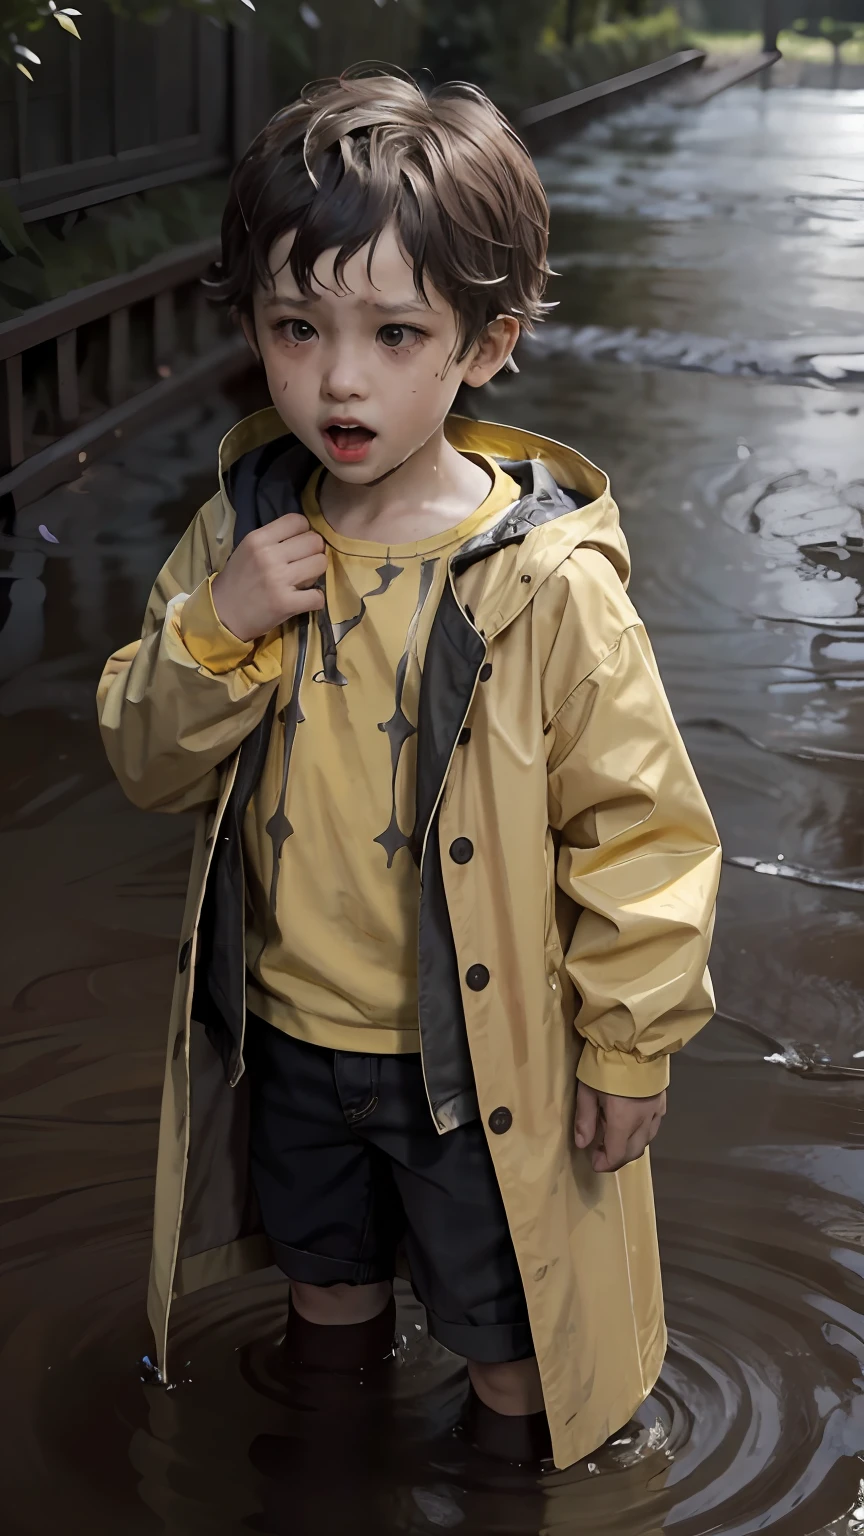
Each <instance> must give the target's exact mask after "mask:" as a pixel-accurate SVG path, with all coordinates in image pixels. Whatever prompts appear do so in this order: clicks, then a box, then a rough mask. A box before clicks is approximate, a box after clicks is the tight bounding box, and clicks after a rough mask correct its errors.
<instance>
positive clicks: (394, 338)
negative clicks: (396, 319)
mask: <svg viewBox="0 0 864 1536" xmlns="http://www.w3.org/2000/svg"><path fill="white" fill-rule="evenodd" d="M420 334H421V333H420V331H418V330H417V328H416V326H413V325H382V327H381V329H380V331H379V332H378V335H379V336H380V338H381V340H382V341H383V343H384V345H385V347H390V348H391V349H392V348H396V347H401V346H402V343H403V342H408V343H409V345H410V343H411V342H414V341H416V340H417V338H418V336H419V335H420Z"/></svg>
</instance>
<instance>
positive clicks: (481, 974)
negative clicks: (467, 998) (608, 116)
mask: <svg viewBox="0 0 864 1536" xmlns="http://www.w3.org/2000/svg"><path fill="white" fill-rule="evenodd" d="M465 980H466V981H467V983H468V985H469V987H470V988H471V991H472V992H482V991H483V988H484V987H488V985H489V972H488V971H487V969H486V967H485V965H469V967H468V969H467V971H466V972H465Z"/></svg>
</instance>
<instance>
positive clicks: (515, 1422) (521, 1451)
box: [462, 1387, 552, 1465]
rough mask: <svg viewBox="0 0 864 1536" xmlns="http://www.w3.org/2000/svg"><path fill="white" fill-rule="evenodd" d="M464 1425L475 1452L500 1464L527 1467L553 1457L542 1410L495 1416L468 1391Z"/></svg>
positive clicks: (493, 1411)
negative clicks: (512, 1463)
mask: <svg viewBox="0 0 864 1536" xmlns="http://www.w3.org/2000/svg"><path fill="white" fill-rule="evenodd" d="M462 1423H463V1427H464V1430H465V1433H466V1434H467V1436H468V1439H469V1441H470V1442H471V1444H472V1445H473V1446H474V1447H475V1449H476V1450H478V1451H484V1452H485V1453H486V1455H487V1456H495V1457H497V1459H498V1460H499V1461H510V1462H516V1463H518V1464H520V1465H525V1463H528V1462H534V1463H536V1462H540V1461H542V1460H544V1458H546V1457H548V1456H551V1455H552V1441H551V1438H550V1435H549V1422H548V1420H547V1418H546V1414H545V1413H544V1412H543V1410H542V1409H541V1410H540V1412H539V1413H524V1414H509V1413H496V1412H495V1409H494V1408H489V1407H487V1405H486V1403H484V1402H483V1400H482V1398H480V1397H478V1396H477V1393H476V1392H475V1391H474V1388H473V1387H469V1389H468V1401H467V1403H466V1405H465V1413H464V1415H463V1420H462Z"/></svg>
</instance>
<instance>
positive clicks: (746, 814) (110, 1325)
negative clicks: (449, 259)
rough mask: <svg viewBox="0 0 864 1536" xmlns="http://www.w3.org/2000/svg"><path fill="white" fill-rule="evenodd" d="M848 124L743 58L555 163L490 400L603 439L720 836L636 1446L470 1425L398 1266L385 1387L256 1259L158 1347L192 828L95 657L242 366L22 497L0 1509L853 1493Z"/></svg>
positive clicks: (856, 767)
mask: <svg viewBox="0 0 864 1536" xmlns="http://www.w3.org/2000/svg"><path fill="white" fill-rule="evenodd" d="M862 149H864V93H862V95H855V94H852V93H848V94H845V95H844V94H842V93H835V94H834V95H832V94H830V93H817V92H812V93H808V92H806V91H801V92H792V91H790V92H783V93H776V94H771V93H766V92H760V91H758V90H756V89H741V90H738V91H736V92H733V93H730V94H728V95H726V96H723V97H720V98H718V99H717V100H716V101H715V102H714V103H712V104H710V105H709V106H708V107H707V108H705V109H703V110H702V111H701V112H699V113H692V114H688V113H682V112H679V111H674V110H673V109H672V108H670V107H667V106H664V105H663V104H662V103H658V102H654V103H651V104H646V105H643V106H641V107H640V108H638V109H635V110H634V111H633V112H631V113H630V114H628V115H627V116H625V117H622V118H619V119H617V120H614V121H612V120H610V121H607V122H606V123H604V124H602V125H598V126H597V127H596V128H594V129H593V130H592V131H591V132H590V134H589V135H587V136H586V137H583V138H582V139H581V140H579V141H578V142H575V143H573V144H571V145H570V146H568V147H567V148H565V149H562V150H561V151H560V153H558V154H557V155H556V156H554V157H552V158H550V159H549V160H546V161H544V162H543V166H542V168H543V172H544V175H545V177H546V179H547V182H548V185H549V189H550V193H551V195H552V200H553V205H554V240H553V265H556V266H557V268H558V270H559V271H560V272H561V273H562V274H563V275H562V279H561V281H560V282H559V284H558V289H559V294H558V296H559V297H560V299H561V306H560V309H559V310H558V311H557V313H556V316H555V320H554V326H553V325H550V329H549V332H548V333H547V337H546V339H545V340H542V341H538V343H537V345H536V346H535V347H533V348H526V349H525V352H524V356H523V366H522V373H521V375H520V377H519V379H518V380H515V381H514V382H513V384H512V387H502V388H501V389H500V390H499V391H498V392H497V393H496V394H495V396H494V398H493V399H492V401H491V402H489V405H488V407H487V409H488V412H489V414H492V415H497V416H499V417H501V418H506V419H510V420H514V421H519V422H523V423H524V424H525V425H527V426H536V427H537V428H539V429H541V430H543V431H545V432H548V433H549V434H551V435H552V436H557V437H559V438H564V439H567V440H568V441H572V442H574V443H576V444H577V445H578V446H580V447H581V448H582V449H583V450H584V451H585V452H586V453H587V454H588V455H589V456H590V457H592V458H594V459H595V460H597V461H598V462H600V463H602V464H603V465H605V466H607V467H609V469H610V470H611V472H612V475H613V485H614V487H615V489H616V491H617V493H618V496H619V499H620V501H621V503H622V507H623V515H624V520H625V525H626V530H627V534H628V537H629V540H630V543H631V547H632V551H633V557H634V566H635V576H634V582H633V593H634V595H635V598H636V601H637V603H638V605H639V607H640V609H641V612H642V614H643V615H644V617H645V619H646V621H647V623H648V626H649V629H650V632H651V634H652V637H653V640H654V643H655V647H656V650H657V652H658V655H659V658H660V662H661V666H662V670H663V674H664V677H665V679H666V683H667V686H668V689H669V692H670V695H671V698H672V701H673V705H674V708H675V711H676V715H677V717H678V720H679V722H680V723H681V726H682V730H683V731H684V734H685V736H686V739H687V742H688V745H689V747H690V750H691V752H692V754H693V757H694V760H695V762H696V764H697V767H698V769H699V772H700V774H701V777H702V779H703V782H704V784H705V787H706V790H707V793H708V795H709V798H710V801H711V803H712V806H713V808H714V810H715V813H716V816H717V818H718V821H719V824H720V828H721V832H722V835H723V839H724V845H725V851H726V859H727V863H726V868H725V872H724V878H723V887H722V894H721V901H720V911H719V920H718V929H717V940H716V945H715V950H714V972H715V978H716V983H717V992H718V1004H719V1010H720V1011H719V1014H718V1017H717V1019H716V1021H715V1022H714V1023H713V1024H712V1025H711V1026H710V1028H709V1029H707V1030H706V1031H705V1033H704V1034H703V1035H702V1036H701V1037H700V1038H699V1039H698V1040H697V1041H696V1042H695V1043H694V1044H693V1045H692V1046H691V1047H690V1048H689V1049H688V1050H687V1051H685V1052H684V1054H683V1056H682V1057H681V1058H680V1059H678V1060H677V1061H676V1063H675V1067H674V1072H673V1087H672V1091H671V1095H670V1104H671V1108H670V1113H669V1116H668V1120H667V1124H666V1127H665V1129H664V1131H663V1135H662V1139H661V1141H660V1142H659V1143H658V1150H657V1156H656V1179H657V1199H658V1210H659V1218H660V1229H661V1238H662V1246H663V1254H664V1261H665V1277H666V1294H667V1306H668V1315H669V1324H670V1349H669V1356H668V1361H667V1365H666V1369H665V1371H664V1373H663V1377H662V1379H661V1382H660V1384H659V1385H658V1387H657V1389H656V1391H655V1393H654V1394H653V1395H652V1398H651V1399H650V1400H649V1402H648V1404H646V1407H645V1409H644V1411H643V1414H642V1424H643V1432H642V1434H641V1437H640V1438H639V1439H638V1440H634V1441H633V1442H632V1444H631V1446H630V1447H627V1446H619V1447H617V1448H616V1449H614V1450H613V1451H607V1452H604V1453H603V1454H602V1455H600V1456H598V1457H596V1458H594V1459H593V1460H592V1461H591V1463H590V1464H589V1463H583V1464H582V1465H580V1466H579V1467H576V1468H573V1469H571V1470H570V1471H568V1472H564V1473H555V1474H552V1475H550V1476H547V1477H544V1478H541V1479H536V1478H533V1477H530V1476H528V1475H526V1474H525V1473H523V1472H520V1471H518V1470H511V1469H508V1468H501V1469H496V1468H495V1467H492V1466H484V1465H481V1464H479V1463H478V1461H477V1460H476V1459H475V1458H472V1457H471V1456H470V1455H469V1454H467V1453H466V1452H465V1450H464V1447H462V1446H461V1445H460V1443H459V1441H458V1440H457V1439H455V1438H454V1436H453V1434H452V1427H453V1424H454V1423H455V1421H456V1419H457V1418H458V1414H459V1409H460V1403H461V1399H462V1396H463V1394H464V1390H465V1383H464V1374H463V1370H462V1368H461V1363H460V1362H459V1361H457V1360H455V1359H454V1358H452V1357H450V1356H448V1355H446V1354H445V1353H444V1352H443V1351H440V1350H438V1349H437V1348H435V1347H434V1346H433V1345H431V1344H430V1342H429V1341H428V1339H427V1338H426V1335H425V1331H424V1327H423V1318H422V1315H421V1314H420V1312H419V1309H418V1308H417V1307H416V1305H415V1304H414V1303H413V1301H412V1299H411V1298H410V1296H409V1295H408V1294H407V1293H406V1292H403V1293H402V1294H401V1297H400V1333H401V1334H402V1335H403V1336H404V1344H403V1349H402V1354H401V1358H400V1360H399V1362H398V1363H397V1364H396V1366H395V1367H394V1372H393V1379H392V1383H391V1390H390V1391H389V1392H388V1393H386V1394H382V1393H381V1392H380V1391H377V1390H375V1389H372V1388H370V1389H368V1390H366V1391H365V1392H364V1390H363V1389H360V1388H358V1389H357V1391H356V1392H355V1394H354V1397H353V1398H351V1397H344V1396H343V1397H341V1398H338V1399H337V1400H336V1401H332V1402H328V1401H327V1399H326V1397H325V1396H323V1395H322V1393H321V1391H316V1390H314V1389H313V1388H312V1387H311V1386H310V1384H309V1383H308V1382H307V1383H303V1382H296V1383H295V1384H294V1385H293V1387H292V1388H291V1389H290V1390H288V1391H287V1392H286V1391H285V1390H283V1389H280V1388H279V1387H278V1385H277V1383H276V1381H275V1378H274V1373H273V1346H274V1344H275V1341H276V1340H277V1339H278V1336H279V1331H280V1325H281V1322H282V1319H283V1316H284V1310H285V1287H284V1283H283V1282H282V1281H281V1280H280V1278H279V1277H278V1276H277V1275H276V1274H275V1272H267V1273H265V1274H263V1275H261V1276H260V1277H258V1278H256V1279H255V1280H254V1281H251V1282H246V1283H243V1284H236V1285H232V1286H230V1287H227V1288H221V1289H219V1290H215V1291H212V1292H209V1293H201V1294H199V1295H198V1296H197V1297H193V1298H191V1299H189V1300H188V1301H186V1302H184V1303H183V1304H182V1306H181V1307H180V1308H179V1309H178V1312H177V1319H176V1328H177V1333H178V1340H179V1342H180V1343H182V1352H181V1350H180V1349H179V1348H178V1349H177V1350H175V1358H176V1359H180V1360H182V1361H183V1362H185V1364H184V1369H183V1380H182V1381H181V1383H180V1384H179V1385H178V1386H177V1387H176V1388H175V1389H174V1390H172V1391H170V1392H166V1391H165V1390H164V1389H163V1388H162V1387H160V1386H159V1385H158V1383H155V1382H154V1381H153V1380H152V1379H149V1378H148V1375H147V1371H146V1368H142V1366H141V1364H140V1361H141V1359H142V1357H143V1356H144V1355H146V1354H148V1353H149V1352H150V1350H151V1348H152V1344H151V1340H150V1337H149V1334H148V1330H147V1325H146V1321H145V1318H144V1294H145V1283H146V1273H147V1262H148V1239H149V1233H148V1226H149V1217H150V1207H151V1199H152V1179H153V1165H154V1151H155V1141H156V1118H157V1109H158V1091H159V1081H160V1077H161V1071H162V1060H163V1047H164V1039H165V1028H166V1010H167V1005H168V996H169V989H170V985H171V979H172V972H173V966H174V957H175V945H176V935H177V930H178V924H179V919H180V910H181V899H182V892H183V885H184V875H185V869H186V861H187V856H188V848H189V830H188V827H187V825H186V824H185V823H184V821H183V819H182V818H181V819H177V820H175V819H174V818H171V817H158V816H145V815H143V814H140V813H137V812H136V811H134V810H133V809H131V808H130V807H129V806H127V805H126V803H125V802H124V800H123V798H122V796H121V794H120V792H119V790H118V789H117V788H116V786H115V785H114V784H113V783H112V782H111V779H110V776H109V773H108V770H107V767H106V764H105V761H104V759H103V757H102V754H101V748H100V746H99V743H98V739H97V735H96V731H95V727H94V713H93V688H94V685H95V680H96V676H97V674H98V671H99V668H100V666H101V663H102V660H103V659H104V657H105V655H107V653H108V652H109V651H110V650H111V649H112V648H113V647H114V646H115V645H117V644H118V643H120V642H123V641H125V640H127V639H129V638H130V637H132V636H133V635H134V633H135V632H136V630H137V626H138V624H139V622H140V614H141V610H142V607H143V603H144V599H145V595H146V592H147V590H148V588H149V585H150V582H151V580H152V578H153V575H154V573H155V571H156V569H157V567H158V565H159V564H160V561H161V560H162V558H163V557H164V556H165V555H166V554H167V553H168V551H169V549H170V548H171V546H172V545H173V543H174V542H175V540H176V538H177V536H178V534H179V533H180V531H181V529H182V528H183V526H184V525H185V523H186V522H187V520H188V518H189V516H190V515H191V513H192V511H193V510H194V508H195V507H196V505H197V504H198V503H199V502H200V501H201V500H203V499H204V498H205V497H206V496H207V495H209V494H210V493H211V490H212V487H213V472H212V465H213V455H214V452H215V446H216V443H217V440H218V438H219V435H220V433H221V432H222V431H223V430H224V429H225V428H226V427H227V426H228V425H229V424H230V423H231V421H232V420H233V419H235V418H236V416H237V414H239V411H240V410H241V409H244V408H246V407H247V406H248V404H249V403H250V401H249V398H248V395H249V391H248V390H246V389H244V390H243V391H239V392H235V395H234V396H233V397H231V398H228V397H224V396H219V397H214V398H212V399H211V400H209V401H207V402H205V403H204V404H203V405H200V406H196V407H195V408H193V409H190V410H189V411H188V412H186V413H185V414H184V415H182V416H179V417H178V418H177V419H176V420H175V421H174V422H172V423H170V424H166V425H162V426H160V427H158V428H156V429H154V430H153V431H151V432H149V433H148V434H147V435H146V436H142V437H141V438H139V439H137V440H135V441H134V442H130V443H129V444H128V445H127V446H126V447H124V448H123V449H122V450H121V451H119V452H118V453H117V454H115V455H114V457H113V458H112V459H111V460H110V461H103V462H102V463H100V464H98V465H95V466H94V467H93V468H92V470H90V471H89V472H88V474H87V475H85V476H84V478H83V479H82V480H81V481H79V482H78V483H77V484H76V485H74V486H71V487H69V488H66V489H63V490H61V491H58V492H57V493H55V494H53V495H52V496H50V497H48V498H46V499H45V500H44V501H43V502H41V503H40V504H39V505H38V506H36V507H33V508H29V509H26V510H25V511H24V512H22V513H21V514H19V516H18V519H17V522H16V523H15V525H14V526H11V525H10V526H8V527H7V530H6V533H5V535H4V537H3V540H2V569H0V619H2V621H3V627H2V631H0V675H2V678H3V681H2V684H0V719H2V725H0V730H2V776H3V797H2V806H0V814H2V833H0V836H2V842H0V865H2V869H3V876H4V878H3V894H2V903H3V907H2V934H3V939H2V949H3V964H2V1004H3V1008H2V1018H3V1032H2V1049H3V1068H4V1070H3V1078H2V1085H3V1086H2V1137H3V1150H2V1157H3V1180H2V1197H3V1205H2V1272H0V1319H2V1330H3V1332H2V1365H0V1371H2V1378H0V1419H2V1424H3V1431H2V1435H0V1502H2V1507H3V1510H4V1514H3V1519H2V1525H3V1529H4V1531H9V1532H10V1533H11V1532H14V1533H15V1536H19V1533H20V1536H25V1533H26V1536H29V1533H40V1536H41V1533H43V1532H47V1531H49V1530H69V1529H75V1530H78V1529H81V1530H86V1531H87V1532H88V1533H91V1536H101V1533H103V1532H104V1533H106V1536H139V1533H140V1536H151V1533H156V1532H166V1533H171V1536H198V1533H211V1532H212V1533H230V1532H244V1531H257V1532H280V1533H281V1532H285V1533H292V1536H305V1533H307V1532H309V1533H311V1532H316V1533H317V1532H327V1533H329V1532H339V1533H342V1532H345V1533H349V1532H357V1533H366V1532H368V1533H375V1536H389V1533H406V1536H407V1533H410V1536H421V1533H425V1532H429V1531H434V1530H454V1531H464V1532H465V1533H466V1536H467V1533H481V1532H482V1533H492V1532H501V1533H513V1536H516V1533H519V1536H535V1533H538V1536H539V1533H541V1532H542V1533H550V1536H551V1533H555V1536H558V1533H561V1536H563V1533H571V1532H572V1533H576V1532H585V1533H592V1536H597V1533H604V1532H608V1533H610V1536H611V1533H615V1536H658V1533H660V1532H665V1531H674V1532H676V1533H678V1536H707V1533H709V1532H711V1533H725V1536H733V1533H734V1536H739V1533H745V1532H755V1531H766V1530H769V1531H772V1532H777V1533H783V1536H816V1533H819V1536H829V1533H830V1536H853V1533H855V1532H858V1533H860V1532H862V1531H864V1508H862V1507H861V1504H862V1499H861V1497H860V1495H859V1485H860V1484H861V1480H862V1478H864V1396H862V1365H864V1319H862V1312H864V1207H862V1193H864V1173H862V1169H864V1076H862V1072H864V1054H862V1053H864V996H862V982H864V939H862V914H864V856H862V825H864V786H862V760H864V709H862V704H864V616H862V605H861V602H860V592H861V585H860V584H861V582H862V579H864V537H862V535H864V530H862V509H864V431H862V427H864V356H862V354H864V340H862V333H864V319H862V313H861V311H862V305H861V296H862V286H864V282H862V274H864V265H862V245H864V199H862V182H861V165H862V163H864V162H862V158H861V151H862ZM838 359H840V361H838ZM241 396H242V398H241ZM40 523H41V524H43V525H45V526H46V527H47V528H48V530H49V531H50V532H51V533H53V535H54V536H55V537H56V539H57V540H58V541H59V542H57V543H56V544H51V543H48V542H46V541H45V539H44V538H43V537H42V536H40V534H39V532H38V526H39V524H40ZM628 1462H629V1465H628Z"/></svg>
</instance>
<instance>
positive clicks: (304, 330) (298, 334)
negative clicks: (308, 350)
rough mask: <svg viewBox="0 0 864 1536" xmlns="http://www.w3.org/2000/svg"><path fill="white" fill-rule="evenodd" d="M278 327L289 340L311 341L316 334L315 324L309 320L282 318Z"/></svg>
mask: <svg viewBox="0 0 864 1536" xmlns="http://www.w3.org/2000/svg"><path fill="white" fill-rule="evenodd" d="M278 329H279V330H280V331H281V332H282V335H283V336H287V338H288V340H289V341H311V340H312V337H313V336H314V335H315V334H316V332H315V327H314V325H310V324H309V321H308V320H282V321H280V323H279V326H278Z"/></svg>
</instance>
